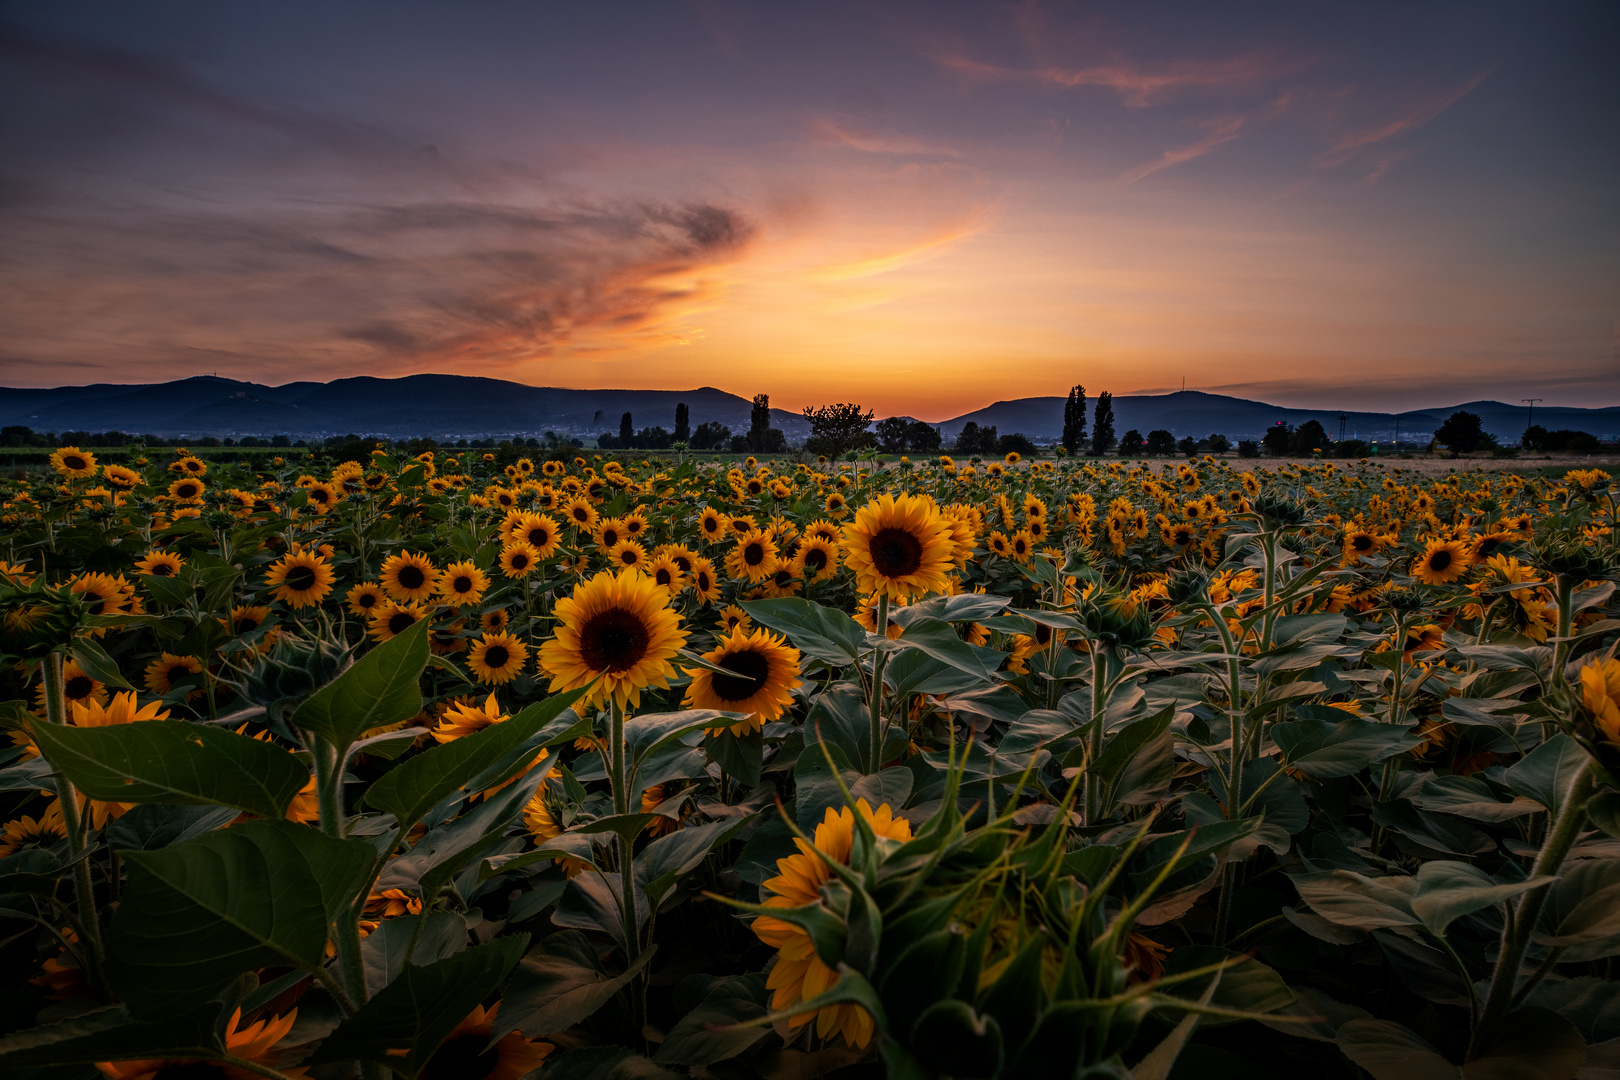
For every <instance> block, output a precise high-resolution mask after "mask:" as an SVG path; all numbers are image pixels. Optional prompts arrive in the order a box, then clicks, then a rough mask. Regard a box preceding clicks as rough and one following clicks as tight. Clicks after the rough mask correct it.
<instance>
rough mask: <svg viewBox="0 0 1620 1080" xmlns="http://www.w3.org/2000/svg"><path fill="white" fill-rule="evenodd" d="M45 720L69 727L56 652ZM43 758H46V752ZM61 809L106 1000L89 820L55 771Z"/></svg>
mask: <svg viewBox="0 0 1620 1080" xmlns="http://www.w3.org/2000/svg"><path fill="white" fill-rule="evenodd" d="M45 720H46V722H47V723H51V724H56V725H58V726H62V725H65V724H66V723H67V702H66V699H65V694H64V691H63V689H62V654H61V653H59V652H55V651H52V652H50V653H47V654H46V656H45ZM40 753H41V756H43V755H44V751H43V750H42V751H41V752H40ZM52 779H53V780H54V781H55V784H56V796H57V798H56V801H57V805H59V806H60V807H61V808H62V826H63V829H64V830H65V831H66V832H67V842H68V858H69V859H71V860H72V863H73V898H74V901H75V903H76V904H77V906H78V911H79V925H80V927H81V929H82V930H83V933H84V936H85V939H86V940H85V945H87V946H88V949H86V950H85V952H84V957H85V959H86V960H88V961H89V962H90V966H89V968H87V969H86V971H85V975H86V977H87V978H88V979H89V981H90V985H91V986H93V987H95V988H96V993H97V997H98V998H101V999H102V1000H105V994H104V992H103V990H102V986H101V962H102V960H103V958H104V957H105V955H106V954H105V953H104V952H103V951H102V946H101V913H100V911H98V910H97V908H96V890H95V883H94V882H93V881H91V879H90V860H89V859H88V858H87V857H85V855H84V841H85V834H84V830H85V820H84V818H81V817H80V816H79V793H78V792H77V791H76V790H75V789H74V787H73V782H72V781H70V780H69V779H68V778H67V776H65V775H64V774H63V773H62V770H60V769H54V771H53V773H52Z"/></svg>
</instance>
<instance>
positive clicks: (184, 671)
mask: <svg viewBox="0 0 1620 1080" xmlns="http://www.w3.org/2000/svg"><path fill="white" fill-rule="evenodd" d="M202 669H203V666H202V661H201V660H198V659H197V658H196V657H195V656H176V655H174V654H173V653H164V654H163V655H162V656H160V657H158V658H157V659H156V660H154V661H152V662H151V663H150V664H147V665H146V688H147V689H148V690H150V691H151V692H152V693H154V694H156V695H158V696H159V697H163V696H164V695H166V694H168V693H170V692H172V691H173V690H174V686H175V684H176V683H178V682H180V681H181V680H183V679H188V678H190V677H191V676H193V675H201V674H202ZM201 693H202V690H201V689H195V688H194V689H191V690H188V691H187V692H186V700H187V701H190V700H191V699H192V698H194V697H196V696H197V695H198V694H201Z"/></svg>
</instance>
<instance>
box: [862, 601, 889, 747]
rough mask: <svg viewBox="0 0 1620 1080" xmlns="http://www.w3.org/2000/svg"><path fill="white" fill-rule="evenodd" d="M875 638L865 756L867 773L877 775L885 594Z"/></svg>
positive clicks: (879, 606) (885, 636)
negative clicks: (875, 645)
mask: <svg viewBox="0 0 1620 1080" xmlns="http://www.w3.org/2000/svg"><path fill="white" fill-rule="evenodd" d="M877 636H878V646H877V651H876V652H875V653H873V654H872V700H871V703H870V704H871V726H870V730H869V732H868V737H869V739H870V746H869V747H868V750H867V755H866V760H867V770H866V771H867V772H868V773H877V772H878V771H880V770H881V769H882V768H883V668H884V666H885V664H886V663H887V662H888V659H889V651H888V649H887V648H886V647H885V646H887V644H888V641H889V597H888V594H887V593H884V594H881V595H879V596H878V604H877Z"/></svg>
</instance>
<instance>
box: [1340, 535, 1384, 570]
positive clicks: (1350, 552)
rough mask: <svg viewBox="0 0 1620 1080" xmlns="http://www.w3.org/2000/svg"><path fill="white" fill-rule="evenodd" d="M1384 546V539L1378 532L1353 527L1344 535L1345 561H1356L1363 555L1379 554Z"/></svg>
mask: <svg viewBox="0 0 1620 1080" xmlns="http://www.w3.org/2000/svg"><path fill="white" fill-rule="evenodd" d="M1383 546H1384V541H1383V539H1382V538H1381V537H1380V536H1379V535H1378V534H1377V533H1375V532H1371V531H1370V530H1367V529H1351V530H1350V531H1349V532H1347V533H1345V535H1344V558H1345V561H1346V562H1356V561H1357V560H1359V559H1360V558H1361V557H1362V556H1363V555H1374V554H1377V552H1378V549H1379V548H1381V547H1383Z"/></svg>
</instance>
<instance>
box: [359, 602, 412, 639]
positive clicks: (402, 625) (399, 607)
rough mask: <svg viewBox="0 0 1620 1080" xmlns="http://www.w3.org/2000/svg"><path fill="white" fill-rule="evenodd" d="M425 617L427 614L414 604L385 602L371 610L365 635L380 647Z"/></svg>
mask: <svg viewBox="0 0 1620 1080" xmlns="http://www.w3.org/2000/svg"><path fill="white" fill-rule="evenodd" d="M426 616H427V612H426V611H425V610H423V609H422V608H421V607H419V606H417V605H416V604H401V603H398V602H397V601H394V600H385V601H384V602H383V603H381V604H378V605H377V606H376V607H374V608H372V609H371V626H370V628H368V629H367V630H366V633H367V634H369V635H370V636H371V638H372V640H374V641H376V642H377V643H378V644H379V645H380V644H382V643H383V642H385V641H392V640H394V638H396V637H398V636H399V635H400V634H403V633H404V632H405V631H407V630H409V629H410V628H411V627H412V626H415V625H416V623H417V622H418V621H419V620H421V619H423V618H425V617H426Z"/></svg>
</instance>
